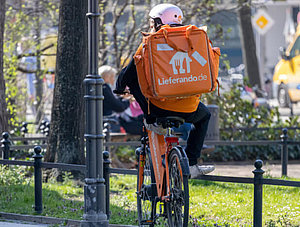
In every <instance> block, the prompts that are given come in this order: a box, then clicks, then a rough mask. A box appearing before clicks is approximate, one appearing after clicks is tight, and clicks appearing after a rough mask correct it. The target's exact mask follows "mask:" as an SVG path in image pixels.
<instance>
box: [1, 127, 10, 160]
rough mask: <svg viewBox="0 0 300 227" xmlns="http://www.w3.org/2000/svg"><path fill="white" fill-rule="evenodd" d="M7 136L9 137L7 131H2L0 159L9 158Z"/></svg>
mask: <svg viewBox="0 0 300 227" xmlns="http://www.w3.org/2000/svg"><path fill="white" fill-rule="evenodd" d="M8 138H9V134H8V132H3V133H2V140H1V143H2V145H1V148H2V159H9V151H10V145H11V141H10V140H9V139H8Z"/></svg>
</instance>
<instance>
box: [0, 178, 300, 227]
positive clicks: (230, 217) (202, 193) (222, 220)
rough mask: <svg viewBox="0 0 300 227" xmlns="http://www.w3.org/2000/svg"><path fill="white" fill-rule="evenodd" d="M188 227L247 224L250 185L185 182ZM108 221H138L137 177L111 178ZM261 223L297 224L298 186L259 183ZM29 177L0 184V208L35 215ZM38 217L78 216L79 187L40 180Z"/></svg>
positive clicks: (249, 222)
mask: <svg viewBox="0 0 300 227" xmlns="http://www.w3.org/2000/svg"><path fill="white" fill-rule="evenodd" d="M189 183H190V184H189V185H190V215H191V219H190V222H191V226H252V219H253V217H252V216H253V185H250V184H234V183H220V182H208V181H201V180H190V181H189ZM110 185H111V195H110V202H111V206H110V209H111V211H112V215H111V218H110V223H111V224H127V225H137V214H136V194H135V191H136V177H134V176H122V175H114V176H112V177H111V182H110ZM263 192H264V194H263V223H264V226H270V227H271V226H300V188H294V187H280V186H264V188H263ZM33 205H34V188H33V184H32V180H30V181H27V182H26V183H23V184H11V185H9V186H4V185H0V211H2V212H11V213H19V214H31V215H32V214H35V212H34V208H33ZM43 205H44V209H43V213H42V215H45V216H50V217H58V218H65V219H77V220H80V219H82V215H83V212H84V208H83V207H84V204H83V187H82V186H79V185H78V186H76V185H75V184H74V183H72V181H71V180H70V179H67V180H66V182H65V183H63V184H62V183H57V182H55V183H53V182H52V183H44V184H43Z"/></svg>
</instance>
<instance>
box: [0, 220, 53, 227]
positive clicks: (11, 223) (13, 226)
mask: <svg viewBox="0 0 300 227" xmlns="http://www.w3.org/2000/svg"><path fill="white" fill-rule="evenodd" d="M2 226H3V227H23V226H24V227H40V226H41V227H46V226H50V225H45V224H37V223H28V222H21V221H16V220H0V227H2Z"/></svg>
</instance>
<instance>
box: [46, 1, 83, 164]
mask: <svg viewBox="0 0 300 227" xmlns="http://www.w3.org/2000/svg"><path fill="white" fill-rule="evenodd" d="M86 12H87V1H82V0H61V1H60V9H59V30H58V44H57V58H56V59H57V60H56V71H55V72H56V75H55V87H54V94H53V105H52V115H51V128H50V138H49V144H48V150H47V153H46V155H45V159H46V161H51V162H53V161H57V162H63V163H77V164H83V163H85V160H84V139H83V134H84V116H83V115H84V98H83V97H84V92H83V79H84V77H85V75H86V73H87V39H86V36H87V32H86V30H87V29H86V28H87V26H86V16H85V15H86Z"/></svg>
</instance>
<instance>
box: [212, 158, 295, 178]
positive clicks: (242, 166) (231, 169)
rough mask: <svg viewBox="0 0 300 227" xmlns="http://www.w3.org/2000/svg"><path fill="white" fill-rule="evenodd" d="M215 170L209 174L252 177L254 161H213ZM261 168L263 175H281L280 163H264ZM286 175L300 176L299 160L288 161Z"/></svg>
mask: <svg viewBox="0 0 300 227" xmlns="http://www.w3.org/2000/svg"><path fill="white" fill-rule="evenodd" d="M215 167H216V169H215V171H214V172H212V173H211V175H219V176H232V177H234V176H236V177H253V176H254V175H253V173H252V171H253V170H254V169H255V167H254V162H253V164H250V163H249V162H247V163H245V162H228V163H224V162H222V163H215ZM262 169H263V170H264V171H265V173H264V176H267V175H268V176H272V177H281V164H280V163H279V162H276V163H264V165H263V167H262ZM287 175H288V177H292V178H300V160H299V161H289V164H288V166H287Z"/></svg>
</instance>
